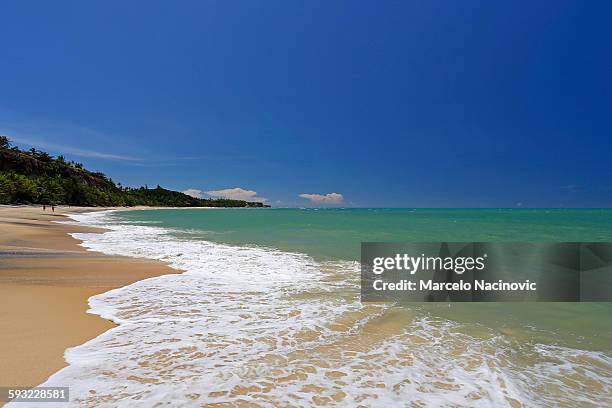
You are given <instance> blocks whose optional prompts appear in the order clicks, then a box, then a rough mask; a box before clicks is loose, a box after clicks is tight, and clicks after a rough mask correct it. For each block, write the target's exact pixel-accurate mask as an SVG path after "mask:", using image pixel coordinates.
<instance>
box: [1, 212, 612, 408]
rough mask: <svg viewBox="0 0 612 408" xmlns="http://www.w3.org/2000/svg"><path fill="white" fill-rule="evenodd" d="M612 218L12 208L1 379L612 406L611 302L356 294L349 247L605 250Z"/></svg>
mask: <svg viewBox="0 0 612 408" xmlns="http://www.w3.org/2000/svg"><path fill="white" fill-rule="evenodd" d="M66 213H70V215H71V217H70V220H69V219H67V218H64V217H62V214H66ZM55 220H66V221H70V223H65V224H60V223H56V222H53V221H55ZM540 220H545V221H546V222H545V223H544V222H539V221H540ZM609 220H610V217H609V213H608V212H607V211H603V212H602V211H593V210H572V211H559V212H555V213H551V212H548V211H542V210H521V211H509V210H503V211H502V210H452V209H449V210H427V209H424V210H417V211H413V210H406V209H352V210H343V209H334V210H332V209H329V210H300V209H249V210H241V209H217V210H215V211H209V210H206V209H194V210H189V209H180V210H179V209H163V210H162V209H158V210H150V211H116V212H103V211H92V210H91V209H78V208H77V209H75V208H70V209H64V208H59V209H56V213H55V214H51V213H49V212H46V213H44V212H43V211H42V210H41V209H40V208H25V209H24V208H6V207H5V208H2V211H1V212H0V228H2V232H3V234H2V242H1V244H0V250H1V251H2V252H1V253H2V267H1V269H0V290H1V291H2V292H0V297H1V299H2V304H1V305H0V306H1V309H2V313H3V315H2V320H1V321H2V323H1V324H2V327H0V333H1V334H0V336H2V337H0V338H1V339H2V344H3V347H2V353H3V354H2V356H0V357H1V358H3V360H4V361H5V364H4V365H3V366H2V369H1V371H2V383H3V384H7V385H15V386H27V385H39V384H40V385H42V386H44V387H66V386H67V387H69V388H70V404H69V405H68V406H109V407H110V406H126V407H130V406H133V405H135V404H140V405H142V404H145V405H151V406H152V405H154V404H158V403H159V404H166V405H168V406H177V407H178V406H206V404H226V405H227V404H232V405H236V406H242V405H245V406H286V405H291V406H297V405H299V406H318V405H333V406H347V407H351V406H358V405H362V406H374V407H378V406H381V407H382V406H385V407H386V406H394V405H405V404H406V403H412V404H415V405H419V406H448V405H451V406H481V407H487V406H507V407H520V406H541V405H543V406H584V407H593V406H601V405H606V404H607V405H609V404H610V403H612V401H611V400H610V390H611V389H612V388H611V387H612V382H611V378H612V376H611V375H610V374H611V373H612V371H611V370H612V355H611V354H610V347H609V344H610V338H609V334H608V331H607V330H606V328H607V327H609V316H610V314H609V311H610V308H609V305H607V304H580V305H575V304H541V305H535V304H524V305H507V304H490V305H483V304H465V305H460V304H444V303H439V304H432V305H406V306H405V307H404V306H402V305H394V304H369V303H367V302H365V303H364V302H361V300H360V295H359V294H360V292H359V264H358V262H357V259H358V253H356V252H357V251H356V249H358V248H359V243H360V242H361V241H363V240H364V239H367V238H371V239H377V240H381V241H382V240H393V239H396V240H401V239H407V240H409V239H411V236H410V235H409V234H407V233H406V231H414V232H412V234H414V237H426V238H427V239H430V240H435V239H436V238H438V239H439V237H438V236H437V234H440V231H447V230H448V228H447V226H448V225H449V224H450V223H451V222H452V225H454V226H455V228H454V229H453V231H454V233H455V234H456V235H455V236H454V237H453V238H455V239H458V240H461V239H463V238H464V237H463V236H461V234H470V236H474V235H476V234H477V233H478V231H482V232H481V233H486V234H489V235H488V236H489V237H490V239H493V240H495V239H497V240H500V241H501V240H502V239H501V238H502V237H504V238H506V239H515V240H517V239H520V238H524V239H533V240H541V239H545V238H546V237H548V236H550V235H551V234H553V233H555V232H556V231H560V230H562V228H563V226H567V225H571V226H572V228H571V229H569V230H568V231H570V232H568V233H566V234H565V236H564V237H563V238H565V239H581V238H582V237H583V236H590V237H601V239H605V238H608V235H606V234H609V233H610V232H609V231H610V228H609V225H608V222H609ZM374 221H376V222H374ZM101 232H103V233H101ZM391 233H393V234H395V235H390V234H391ZM69 234H70V235H69ZM445 234H447V233H446V232H445ZM491 234H498V235H495V236H492V235H491ZM509 234H512V235H509ZM339 236H343V237H348V238H350V239H348V238H347V239H346V240H344V241H342V242H338V237H339ZM413 239H414V238H413ZM86 249H87V250H86ZM178 272H182V273H178ZM159 275H161V276H159ZM147 278H151V279H147ZM114 288H117V289H114ZM111 289H114V290H111ZM88 309H89V310H90V313H89V314H87V313H85V312H86V310H88ZM111 321H112V322H113V323H111ZM9 405H10V404H9ZM41 405H43V404H41ZM15 406H16V405H15Z"/></svg>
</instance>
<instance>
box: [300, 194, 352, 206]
mask: <svg viewBox="0 0 612 408" xmlns="http://www.w3.org/2000/svg"><path fill="white" fill-rule="evenodd" d="M299 197H301V198H305V199H307V200H310V201H312V202H313V203H318V204H340V203H341V202H342V201H344V196H342V194H340V193H327V194H306V193H302V194H300V195H299Z"/></svg>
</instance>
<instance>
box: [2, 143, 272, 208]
mask: <svg viewBox="0 0 612 408" xmlns="http://www.w3.org/2000/svg"><path fill="white" fill-rule="evenodd" d="M0 204H48V205H50V204H54V205H60V204H62V205H74V206H135V205H147V206H160V207H263V206H264V205H263V204H262V203H258V202H247V201H241V200H229V199H202V198H195V197H191V196H189V195H187V194H183V193H180V192H178V191H172V190H167V189H165V188H162V187H160V186H157V187H156V188H147V187H138V188H132V187H124V186H121V184H120V183H117V184H115V182H114V181H113V180H112V179H111V178H108V177H107V176H106V175H105V174H103V173H100V172H92V171H89V170H87V169H84V168H83V165H82V164H81V163H76V162H74V161H67V160H66V159H65V158H64V157H63V156H57V157H53V156H51V155H49V154H48V153H46V152H42V151H39V150H36V149H34V148H32V149H30V150H29V151H24V150H21V149H19V148H18V147H16V146H11V144H10V141H9V139H8V138H7V137H6V136H0Z"/></svg>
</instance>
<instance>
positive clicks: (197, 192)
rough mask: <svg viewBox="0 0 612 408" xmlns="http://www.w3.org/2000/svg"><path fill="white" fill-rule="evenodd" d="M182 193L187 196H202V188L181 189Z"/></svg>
mask: <svg viewBox="0 0 612 408" xmlns="http://www.w3.org/2000/svg"><path fill="white" fill-rule="evenodd" d="M183 194H187V195H188V196H191V197H194V198H202V190H198V189H197V188H188V189H187V190H185V191H183Z"/></svg>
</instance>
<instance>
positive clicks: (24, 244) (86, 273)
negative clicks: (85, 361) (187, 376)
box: [0, 206, 176, 386]
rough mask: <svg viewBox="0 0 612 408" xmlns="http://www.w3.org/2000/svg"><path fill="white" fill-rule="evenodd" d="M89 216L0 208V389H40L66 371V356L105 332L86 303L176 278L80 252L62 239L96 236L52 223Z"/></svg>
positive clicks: (153, 265)
mask: <svg viewBox="0 0 612 408" xmlns="http://www.w3.org/2000/svg"><path fill="white" fill-rule="evenodd" d="M92 210H94V209H92V208H76V207H71V208H68V207H56V209H55V212H51V209H50V208H47V211H43V210H42V207H24V206H19V207H16V206H15V207H7V206H2V207H0V345H1V347H0V361H2V364H1V365H0V384H1V385H3V386H35V385H38V384H40V383H42V382H44V381H45V380H46V379H47V377H49V376H50V375H51V374H53V373H54V372H56V371H57V370H59V369H60V368H62V367H64V366H65V365H66V363H65V361H64V357H63V356H64V351H65V350H66V348H68V347H72V346H76V345H79V344H82V343H84V342H86V341H87V340H89V339H92V338H94V337H96V336H97V335H99V334H100V333H102V332H104V331H106V330H108V329H109V328H111V327H113V326H114V324H113V323H111V322H109V321H106V320H104V319H102V318H100V317H99V316H95V315H91V314H87V313H86V311H87V309H88V304H87V299H88V298H89V297H91V296H93V295H95V294H98V293H102V292H106V291H108V290H110V289H113V288H117V287H121V286H125V285H128V284H130V283H133V282H135V281H138V280H141V279H145V278H148V277H152V276H158V275H163V274H168V273H175V272H176V270H174V269H170V268H169V267H167V266H166V265H164V264H162V263H160V262H155V261H147V260H140V259H132V258H123V257H110V256H105V255H102V254H99V253H94V252H88V251H86V250H85V249H84V248H82V247H81V246H79V241H78V240H76V239H74V238H72V237H71V236H70V235H68V234H69V233H72V232H92V231H96V229H93V228H86V227H79V226H75V225H69V224H61V223H57V222H56V221H62V220H64V219H65V218H66V217H65V214H66V213H74V212H87V211H92ZM100 231H101V230H100Z"/></svg>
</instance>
